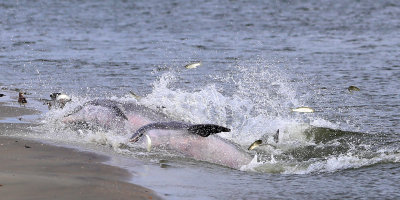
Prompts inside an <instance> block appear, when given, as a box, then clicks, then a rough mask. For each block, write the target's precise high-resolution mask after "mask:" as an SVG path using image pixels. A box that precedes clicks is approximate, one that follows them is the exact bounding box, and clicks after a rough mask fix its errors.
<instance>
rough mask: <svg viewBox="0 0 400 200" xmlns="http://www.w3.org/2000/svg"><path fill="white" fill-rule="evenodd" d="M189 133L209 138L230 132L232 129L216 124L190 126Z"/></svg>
mask: <svg viewBox="0 0 400 200" xmlns="http://www.w3.org/2000/svg"><path fill="white" fill-rule="evenodd" d="M188 131H189V133H192V134H196V135H200V136H201V137H208V136H210V135H213V134H216V133H221V132H230V131H231V129H229V128H226V127H223V126H219V125H215V124H196V125H191V126H189V128H188Z"/></svg>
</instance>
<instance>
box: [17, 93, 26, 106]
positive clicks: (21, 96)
mask: <svg viewBox="0 0 400 200" xmlns="http://www.w3.org/2000/svg"><path fill="white" fill-rule="evenodd" d="M18 103H19V105H20V106H22V105H23V106H25V104H26V103H28V101H26V98H25V97H24V93H22V92H19V97H18Z"/></svg>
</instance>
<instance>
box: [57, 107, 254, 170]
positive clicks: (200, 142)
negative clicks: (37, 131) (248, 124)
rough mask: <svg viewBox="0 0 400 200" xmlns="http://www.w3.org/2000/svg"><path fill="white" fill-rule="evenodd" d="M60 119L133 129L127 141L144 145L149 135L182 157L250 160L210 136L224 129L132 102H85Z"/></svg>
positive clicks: (235, 163)
mask: <svg viewBox="0 0 400 200" xmlns="http://www.w3.org/2000/svg"><path fill="white" fill-rule="evenodd" d="M63 121H64V122H66V123H72V124H75V125H85V126H89V127H91V126H100V127H102V128H116V129H120V130H121V131H125V132H126V131H129V132H133V135H132V137H131V138H130V141H131V142H137V143H140V144H141V145H143V146H146V138H151V145H152V147H153V148H165V149H169V150H172V151H175V152H178V153H180V154H183V155H184V156H186V157H190V158H193V159H196V160H201V161H206V162H210V163H215V164H219V165H224V166H227V167H231V168H235V169H240V167H241V166H243V165H246V164H248V163H250V161H251V156H250V155H249V154H248V153H246V152H245V151H244V150H242V149H240V148H239V147H238V146H236V145H235V144H233V143H232V142H230V141H228V140H225V139H223V138H221V137H218V136H216V135H214V134H216V133H219V132H229V131H230V129H228V128H225V127H222V126H218V125H214V124H189V123H184V122H177V121H173V120H171V119H170V118H169V117H167V116H166V115H164V114H162V113H159V112H156V111H154V110H152V109H149V108H147V107H144V106H141V105H138V104H135V103H132V102H130V103H121V102H117V101H112V100H94V101H89V102H87V103H85V104H84V105H83V106H80V107H78V108H76V109H75V110H74V111H73V112H72V113H71V114H69V115H67V116H65V118H64V120H63ZM143 135H146V137H142V136H143ZM148 140H149V139H148Z"/></svg>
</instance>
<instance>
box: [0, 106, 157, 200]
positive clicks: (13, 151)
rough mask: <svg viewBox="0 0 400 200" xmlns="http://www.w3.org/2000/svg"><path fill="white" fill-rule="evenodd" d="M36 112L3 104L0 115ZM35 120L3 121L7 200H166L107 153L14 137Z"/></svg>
mask: <svg viewBox="0 0 400 200" xmlns="http://www.w3.org/2000/svg"><path fill="white" fill-rule="evenodd" d="M4 110H6V111H10V112H3V111H4ZM30 112H31V111H28V109H27V108H18V107H11V106H5V105H0V119H2V118H3V119H4V118H10V117H19V116H21V115H24V114H28V113H30ZM31 125H32V124H26V123H7V122H5V123H4V121H3V123H0V197H1V199H3V198H4V199H8V200H13V199H18V200H22V199H30V200H32V199H41V200H44V199H96V200H98V199H161V198H160V197H159V196H157V195H156V194H155V193H154V192H153V191H152V190H150V189H147V188H144V187H141V186H138V185H134V184H131V183H128V182H126V181H127V180H128V178H130V177H131V175H130V174H129V173H128V172H127V171H126V170H124V169H121V168H117V167H113V166H109V165H106V164H103V162H104V161H106V160H107V157H105V156H100V155H97V154H94V153H89V152H80V151H77V150H75V149H69V148H65V147H58V146H52V145H49V144H43V143H41V142H39V141H30V140H26V139H21V138H19V137H13V135H14V136H15V133H17V132H19V133H21V132H22V133H24V132H27V131H29V126H31ZM10 135H11V137H10ZM18 135H20V134H18Z"/></svg>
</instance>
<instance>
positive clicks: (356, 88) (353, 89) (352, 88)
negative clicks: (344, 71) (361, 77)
mask: <svg viewBox="0 0 400 200" xmlns="http://www.w3.org/2000/svg"><path fill="white" fill-rule="evenodd" d="M347 90H348V91H349V92H353V91H360V88H358V87H356V86H354V85H351V86H349V87H348V88H347Z"/></svg>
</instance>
